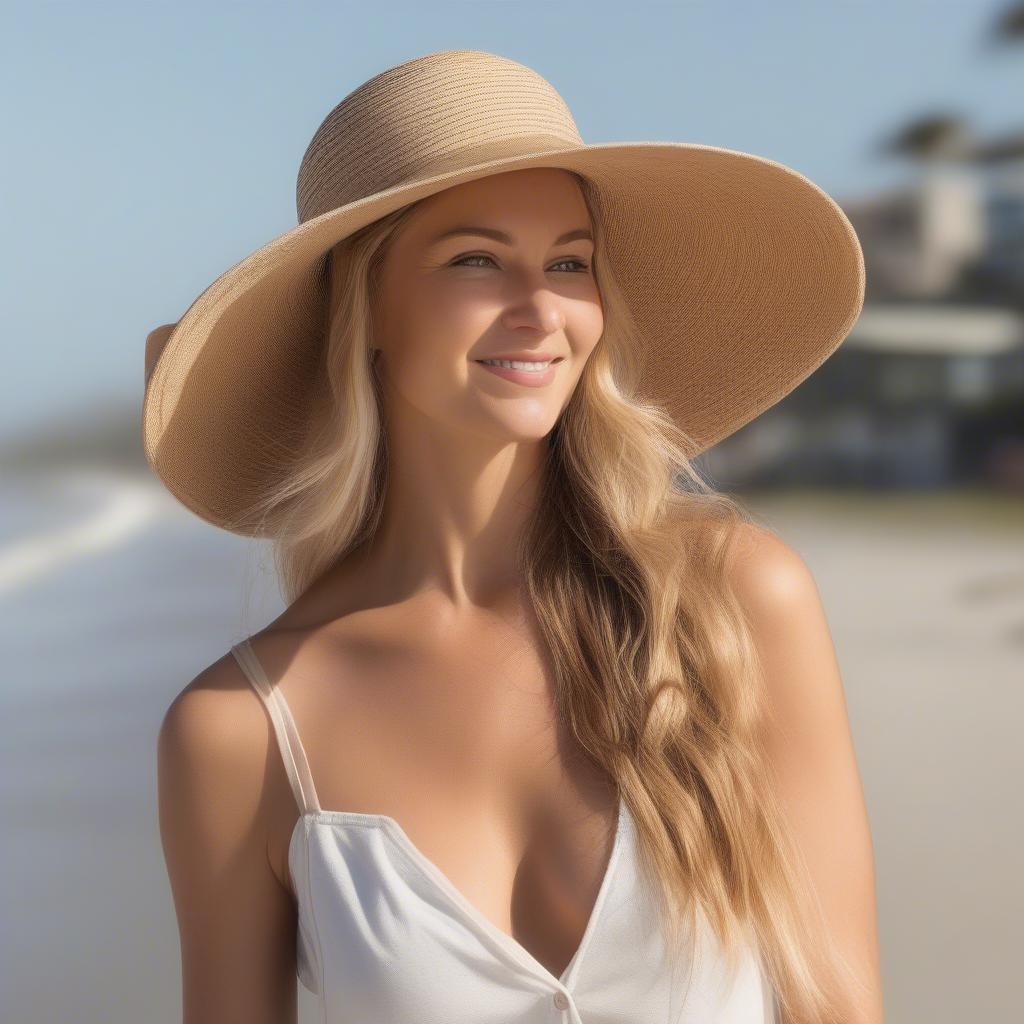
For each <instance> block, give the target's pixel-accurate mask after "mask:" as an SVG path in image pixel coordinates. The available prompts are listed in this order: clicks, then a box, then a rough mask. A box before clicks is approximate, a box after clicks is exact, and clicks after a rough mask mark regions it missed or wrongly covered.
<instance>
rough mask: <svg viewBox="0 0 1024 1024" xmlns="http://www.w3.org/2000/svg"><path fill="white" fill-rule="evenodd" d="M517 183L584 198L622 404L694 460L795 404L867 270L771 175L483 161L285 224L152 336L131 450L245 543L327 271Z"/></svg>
mask: <svg viewBox="0 0 1024 1024" xmlns="http://www.w3.org/2000/svg"><path fill="white" fill-rule="evenodd" d="M527 167H556V168H562V169H565V170H570V171H575V172H577V173H579V174H581V175H583V176H585V177H586V178H588V179H589V180H590V181H591V182H592V183H593V184H594V186H595V187H596V191H597V194H598V196H599V205H600V216H601V223H602V229H603V234H604V237H605V242H606V248H607V262H608V265H609V267H608V269H609V270H610V272H611V273H613V274H614V275H615V278H616V280H617V283H618V285H619V286H620V288H621V289H622V291H623V293H624V294H625V296H626V298H627V300H628V302H629V305H630V308H631V311H632V314H633V317H634V319H635V321H636V324H637V326H638V327H639V329H640V332H641V334H642V336H643V337H645V338H646V339H648V340H649V344H647V345H646V346H645V347H644V351H643V352H641V353H639V354H638V359H639V367H638V380H639V392H640V393H639V395H638V397H639V398H641V399H642V400H643V401H645V402H651V403H654V404H657V405H660V406H662V407H664V408H665V409H666V410H667V411H668V412H669V413H670V414H671V415H672V416H673V417H674V418H675V420H676V421H677V422H678V423H679V424H680V426H681V427H682V428H683V429H684V430H685V431H686V432H687V433H688V434H690V435H691V436H692V437H693V438H694V441H695V443H696V445H697V447H696V449H695V452H694V454H696V453H697V452H699V451H703V450H705V449H706V448H708V447H710V446H711V445H713V444H714V443H716V442H717V441H719V440H721V439H722V438H723V437H725V436H727V435H728V434H730V433H732V432H733V431H735V430H737V429H739V428H740V427H741V426H743V425H744V424H746V423H748V422H749V421H750V420H752V419H754V418H755V417H756V416H758V415H759V414H760V413H761V412H763V411H764V410H765V409H767V408H769V407H770V406H771V405H773V404H774V403H776V402H777V401H779V400H780V399H781V398H782V397H784V396H785V395H786V394H788V393H789V392H790V391H792V390H793V388H795V387H796V386H797V385H798V384H800V383H801V382H802V381H803V380H804V379H805V378H806V377H807V376H809V375H810V374H811V373H812V372H813V371H814V370H815V369H816V368H817V367H818V366H819V365H820V364H821V363H822V362H824V360H825V359H826V358H828V356H829V355H830V354H831V353H832V352H833V351H834V350H835V348H836V347H837V346H838V345H839V344H840V343H841V342H842V340H843V339H844V338H845V337H846V336H847V334H848V333H849V331H850V330H851V328H852V327H853V325H854V323H855V322H856V319H857V317H858V315H859V314H860V311H861V308H862V305H863V300H864V261H863V255H862V251H861V247H860V244H859V242H858V239H857V236H856V233H855V231H854V229H853V227H852V225H851V224H850V222H849V220H848V219H847V217H846V215H845V214H844V213H843V211H842V209H841V208H840V207H839V206H838V204H837V203H836V202H835V201H834V200H833V199H832V198H831V197H830V196H829V195H828V194H827V193H826V192H824V191H823V190H822V189H821V188H819V187H818V186H817V185H815V184H814V182H812V181H810V180H809V179H808V178H806V177H805V176H804V175H802V174H800V173H799V172H797V171H795V170H793V169H792V168H789V167H786V166H785V165H783V164H780V163H778V162H776V161H772V160H769V159H767V158H765V157H761V156H757V155H754V154H750V153H743V152H740V151H738V150H730V149H723V148H720V147H715V146H707V145H700V144H695V143H675V142H628V143H602V144H593V145H583V146H573V147H571V148H566V149H564V150H545V151H543V152H536V153H530V154H525V155H518V156H514V157H502V158H499V159H492V160H487V161H485V162H481V163H478V164H473V165H470V166H466V167H462V168H460V169H458V170H454V171H449V172H446V173H443V174H438V175H435V176H433V177H430V178H426V179H422V180H419V181H416V182H414V183H411V184H407V185H401V186H396V187H394V188H390V189H388V190H386V191H383V192H380V193H377V194H376V195H374V196H372V197H370V198H368V199H364V200H359V201H357V202H353V203H350V204H348V205H346V206H342V207H339V208H337V209H334V210H330V211H328V212H326V213H323V214H321V215H320V216H317V217H315V218H312V219H310V220H308V221H306V222H305V223H302V224H299V225H298V226H296V227H295V228H292V229H291V230H289V231H286V232H285V233H284V234H282V235H279V236H278V237H276V238H274V239H272V240H271V241H270V242H268V243H267V244H265V245H263V246H262V247H261V248H259V249H257V250H256V251H255V252H253V253H251V254H250V255H248V256H246V257H245V258H244V259H243V260H241V261H240V262H238V263H236V264H235V265H234V266H232V267H231V268H229V269H228V270H226V271H225V272H224V273H223V274H221V275H220V276H219V277H218V278H217V279H216V280H215V281H213V283H212V284H210V285H209V286H208V287H207V288H206V289H204V290H203V292H202V293H200V295H199V296H198V297H197V298H196V299H195V300H194V301H193V303H192V304H191V305H190V306H189V307H188V309H187V310H186V311H185V313H184V314H183V315H182V316H181V318H180V319H179V320H178V321H177V323H176V324H173V325H165V328H158V329H157V331H156V332H152V334H151V339H153V340H154V342H155V344H154V348H155V349H157V350H156V351H150V352H148V353H147V356H148V359H147V361H148V362H149V363H150V366H149V371H148V376H147V381H146V388H145V397H144V399H143V408H142V426H143V442H144V449H145V454H146V458H147V460H148V462H149V464H150V466H151V467H152V468H153V470H154V471H155V472H156V473H157V474H158V475H159V476H160V478H161V479H162V481H163V482H164V484H165V485H166V486H167V487H168V489H169V490H170V491H171V493H172V494H174V495H175V497H177V498H178V500H180V501H181V502H182V503H183V504H184V505H185V506H186V507H188V508H189V509H190V510H192V511H193V512H195V513H196V514H197V515H199V516H200V517H201V518H203V519H205V520H206V521H208V522H210V523H212V524H214V525H217V526H220V527H222V528H223V529H227V530H229V531H231V532H233V533H238V534H242V535H246V536H257V535H259V527H258V524H257V523H255V522H254V521H253V520H252V519H251V516H250V513H249V509H250V507H251V505H252V502H253V500H254V498H255V497H257V496H258V495H259V494H260V492H261V489H262V487H263V485H264V484H265V483H266V481H267V479H268V478H269V477H270V476H271V475H272V474H273V473H274V472H275V469H276V468H278V467H279V464H280V455H281V452H282V451H284V450H286V449H287V447H288V445H289V444H290V443H291V441H293V440H294V439H295V438H297V437H298V436H300V434H301V432H302V428H303V410H304V401H303V399H304V396H308V395H309V394H310V386H311V382H312V377H311V374H313V373H314V372H315V371H316V367H317V362H316V357H317V354H318V351H319V344H320V342H321V341H322V334H323V327H324V308H325V306H324V304H325V302H326V300H327V289H328V283H329V282H328V281H327V275H326V260H325V256H326V254H327V252H328V251H329V250H330V249H331V247H332V246H334V245H335V244H336V243H337V242H339V241H340V240H342V239H343V238H345V237H347V236H348V235H350V234H352V233H353V232H355V231H357V230H359V229H360V228H362V227H364V226H365V225H367V224H369V223H370V222H371V221H374V220H377V219H378V218H380V217H382V216H384V215H386V214H388V213H390V212H392V211H393V210H396V209H398V208H399V207H402V206H405V205H407V204H409V203H412V202H415V201H417V200H419V199H422V198H424V197H426V196H429V195H432V194H434V193H436V192H439V191H441V190H443V189H446V188H450V187H452V186H454V185H457V184H460V183H463V182H468V181H472V180H474V179H476V178H481V177H484V176H486V175H489V174H495V173H500V172H504V171H512V170H517V169H521V168H527ZM154 335H155V336H156V337H155V338H154ZM147 347H149V346H147Z"/></svg>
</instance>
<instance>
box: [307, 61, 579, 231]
mask: <svg viewBox="0 0 1024 1024" xmlns="http://www.w3.org/2000/svg"><path fill="white" fill-rule="evenodd" d="M575 145H579V146H582V145H583V139H582V138H581V137H580V133H579V131H578V130H577V128H576V122H575V121H574V120H573V116H572V113H571V112H570V110H569V108H568V106H567V105H566V103H565V101H564V100H563V99H562V97H561V96H560V95H559V94H558V92H557V90H556V89H555V88H554V87H553V86H552V85H551V83H550V82H548V81H547V79H545V78H544V77H543V76H541V75H539V74H538V73H537V72H536V71H534V70H533V69H532V68H529V67H527V66H526V65H525V64H520V63H519V62H518V61H514V60H510V59H509V58H507V57H502V56H499V55H498V54H493V53H487V52H485V51H482V50H441V51H439V52H437V53H430V54H427V55H425V56H422V57H416V58H413V59H412V60H409V61H405V62H404V63H402V64H397V65H395V66H394V67H391V68H388V69H386V70H385V71H382V72H381V73H380V74H377V75H374V77H373V78H370V79H369V80H367V81H366V82H364V83H363V84H362V85H360V86H359V87H358V88H357V89H355V90H353V91H352V92H350V93H349V94H348V95H347V96H346V97H345V98H344V99H343V100H341V102H340V103H338V105H337V106H336V107H334V109H333V110H332V111H331V112H330V113H329V114H328V115H327V117H325V118H324V120H323V122H322V123H321V125H320V127H319V128H318V129H317V130H316V132H315V133H314V134H313V138H312V139H311V141H310V143H309V145H308V147H307V148H306V152H305V154H304V155H303V158H302V164H301V166H300V167H299V175H298V182H297V184H296V210H297V212H298V218H299V223H305V222H306V221H308V220H310V219H311V218H313V217H318V216H320V215H321V214H323V213H327V212H328V211H330V210H333V209H335V208H337V207H339V206H345V205H347V204H349V203H353V202H356V201H358V200H360V199H364V198H366V197H368V196H372V195H374V194H376V193H378V192H383V191H385V190H387V189H390V188H395V187H399V186H401V185H404V184H406V183H408V182H410V181H414V180H416V179H418V178H421V177H427V176H432V175H435V174H443V173H445V172H447V171H454V170H458V169H459V168H460V167H464V166H468V165H469V164H473V163H480V162H483V161H486V160H490V159H498V158H502V157H506V156H516V155H518V154H527V153H533V152H538V151H546V150H548V149H551V150H556V149H565V148H566V147H567V146H570V147H571V146H575Z"/></svg>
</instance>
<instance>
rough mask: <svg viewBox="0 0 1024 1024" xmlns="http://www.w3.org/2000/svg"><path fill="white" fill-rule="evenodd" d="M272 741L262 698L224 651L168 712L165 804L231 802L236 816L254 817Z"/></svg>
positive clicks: (162, 765) (163, 733) (163, 741)
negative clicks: (168, 801)
mask: <svg viewBox="0 0 1024 1024" xmlns="http://www.w3.org/2000/svg"><path fill="white" fill-rule="evenodd" d="M269 741H270V730H269V727H268V724H267V721H266V715H265V713H264V711H263V709H262V707H261V705H260V701H259V698H258V697H257V695H256V693H255V692H254V691H253V689H252V686H251V684H250V683H249V681H248V679H247V678H246V677H245V674H244V673H243V672H242V669H241V666H240V665H239V664H238V662H237V661H236V660H235V658H234V656H233V655H232V654H231V653H230V651H225V652H224V654H223V655H222V656H221V657H219V658H218V659H217V660H216V661H214V662H213V663H211V664H209V665H207V666H206V667H204V668H203V669H202V670H201V671H200V672H199V673H198V674H197V675H196V676H195V677H194V678H193V679H192V680H190V681H189V682H188V683H187V684H186V685H185V686H184V687H183V688H182V689H181V690H180V691H179V692H178V693H177V694H176V695H175V697H174V699H173V700H172V701H171V703H170V705H169V706H168V708H167V709H166V711H165V712H164V715H163V719H162V721H161V723H160V729H159V733H158V740H157V756H158V769H159V784H160V789H161V800H163V799H165V798H167V799H168V800H171V801H175V802H177V801H180V800H182V799H196V798H205V799H207V800H209V801H210V802H211V805H212V806H223V805H224V804H225V802H227V803H229V804H230V806H231V807H232V808H233V809H234V810H235V812H236V813H244V810H245V809H248V812H249V813H252V814H255V813H256V811H257V809H258V806H259V802H260V795H261V790H262V788H263V785H262V783H263V775H264V772H263V766H264V764H265V762H266V754H267V751H266V745H267V743H268V742H269ZM199 790H202V791H203V792H197V791H199ZM186 791H189V792H187V793H186Z"/></svg>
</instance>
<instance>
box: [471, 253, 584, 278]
mask: <svg viewBox="0 0 1024 1024" xmlns="http://www.w3.org/2000/svg"><path fill="white" fill-rule="evenodd" d="M467 260H489V261H490V262H491V263H494V260H493V259H491V257H490V256H484V255H483V254H482V253H474V254H471V255H469V256H460V257H459V258H458V259H456V260H452V262H451V266H453V267H460V266H462V267H469V266H480V265H481V264H479V263H467V262H466V261H467ZM565 263H574V264H576V266H577V267H580V268H581V269H580V270H574V271H571V273H574V274H581V273H584V272H585V271H586V270H587V269H588V268H587V264H586V263H584V262H583V261H582V260H577V259H570V258H566V259H564V260H559V261H558V263H556V264H555V266H556V267H558V266H562V265H563V264H565Z"/></svg>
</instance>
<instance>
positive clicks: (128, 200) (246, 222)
mask: <svg viewBox="0 0 1024 1024" xmlns="http://www.w3.org/2000/svg"><path fill="white" fill-rule="evenodd" d="M1004 7H1005V3H1004V2H994V0H899V2H896V3H892V2H888V3H886V2H879V0H862V2H850V0H846V2H840V0H826V2H820V0H817V2H812V0H803V2H794V0H773V2H771V3H765V2H764V0H757V2H754V0H747V2H742V3H739V2H727V0H718V2H715V0H706V2H694V3H687V2H675V3H644V2H639V0H631V2H628V3H623V2H621V0H618V2H614V3H611V2H605V0H588V2H587V3H579V2H575V3H571V2H561V3H557V2H553V3H536V2H516V0H511V2H504V3H498V2H483V0H481V2H476V3H422V2H420V3H418V4H416V3H388V2H378V3H374V4H366V3H359V4H354V3H342V2H332V3H299V2H285V0H279V2H277V3H266V2H246V3H240V2H238V3H225V2H215V0H204V2H202V3H197V2H191V0H175V2H174V3H173V4H172V3H151V2H144V3H140V2H138V0H136V2H133V3H105V2H102V0H90V2H89V3H87V4H83V3H80V2H79V3H69V2H65V3H47V2H45V0H32V2H21V3H13V4H12V3H10V2H8V3H6V4H5V13H6V17H5V19H4V23H5V31H4V37H3V39H2V40H0V75H3V76H4V78H5V79H6V81H5V82H4V88H3V89H2V93H0V94H2V96H3V125H4V137H5V146H4V157H5V158H4V159H3V161H2V167H3V177H4V181H3V188H2V190H0V204H2V205H0V236H2V238H3V241H4V244H3V246H2V247H0V298H2V300H3V311H4V317H3V327H2V330H3V352H4V356H5V362H6V367H5V369H6V371H7V372H6V373H5V374H4V379H5V383H6V387H5V389H4V400H3V402H0V440H2V439H4V438H10V437H14V436H18V435H22V434H25V433H28V432H30V431H31V430H32V429H33V428H35V427H36V426H38V425H39V424H41V423H43V422H45V421H47V420H48V419H49V418H51V417H53V416H54V415H55V414H65V415H66V414H67V412H68V411H70V410H73V409H81V410H83V411H84V412H86V413H88V411H89V410H92V409H99V408H103V407H110V405H111V404H112V403H119V404H129V405H130V403H131V402H133V401H135V402H137V403H138V404H139V406H140V408H141V401H142V387H143V350H144V342H145V336H146V334H147V333H148V331H149V330H151V329H152V328H153V327H155V326H157V325H158V324H162V323H169V322H172V321H175V320H177V319H178V318H179V317H180V316H181V314H182V313H183V312H184V311H185V309H187V308H188V306H189V305H190V304H191V303H192V301H193V300H194V299H195V298H196V296H197V295H199V293H200V292H202V291H203V289H204V288H206V287H207V286H208V285H209V284H210V283H212V282H213V280H214V279H215V278H216V277H218V276H219V275H220V274H221V273H222V272H223V271H224V270H226V269H228V267H230V266H232V265H233V264H235V263H237V262H238V261H239V260H241V259H243V258H244V257H245V256H246V255H248V254H249V253H250V252H252V251H253V250H255V249H257V248H259V247H260V246H261V245H264V244H265V243H266V242H268V241H270V240H271V239H272V238H274V237H276V236H277V235H280V234H282V233H284V232H285V231H287V230H289V229H290V228H292V227H294V226H295V224H296V214H295V176H296V173H297V171H298V167H299V163H300V161H301V158H302V154H303V152H304V150H305V148H306V145H307V144H308V142H309V140H310V138H311V137H312V134H313V132H314V131H315V130H316V128H317V127H318V126H319V124H320V123H321V121H322V120H323V119H324V117H325V116H326V115H327V113H328V112H329V111H330V110H331V108H332V107H334V105H335V104H336V103H337V102H338V101H339V100H340V99H342V97H343V96H345V95H346V94H347V93H348V92H350V91H351V90H352V89H354V88H355V87H356V86H358V85H359V84H360V83H361V82H363V81H365V80H366V79H368V78H370V77H371V76H373V75H374V74H377V73H378V72H380V71H382V70H384V69H385V68H387V67H390V66H392V65H394V64H398V63H400V62H401V61H404V60H408V59H410V58H412V57H415V56H418V55H420V54H425V53H430V52H433V51H436V50H442V49H458V48H471V49H480V50H488V51H490V52H492V53H498V54H501V55H503V56H506V57H510V58H512V59H514V60H517V61H520V62H522V63H524V64H527V65H529V66H530V67H532V68H533V69H534V70H536V71H538V72H539V73H540V74H541V75H543V76H544V77H545V78H546V79H547V80H548V81H549V82H551V84H552V85H554V87H555V88H556V89H557V90H558V91H559V92H560V93H561V95H562V96H563V97H564V99H565V100H566V102H567V103H568V105H569V107H570V108H571V110H572V112H573V115H574V118H575V120H576V124H577V127H578V128H579V130H580V133H581V134H582V136H583V138H584V141H586V142H616V141H634V140H635V141H673V142H695V143H701V144H705V145H714V146H722V147H726V148H730V149H737V150H740V151H743V152H748V153H756V154H758V155H761V156H765V157H768V158H769V159H772V160H776V161H778V162H780V163H783V164H785V165H787V166H789V167H792V168H793V169H795V170H797V171H799V172H800V173H801V174H804V175H806V176H807V177H809V178H810V179H811V180H812V181H814V182H815V183H817V184H818V185H819V186H821V187H822V188H823V189H825V190H826V191H827V192H829V194H831V195H832V196H834V198H835V199H836V200H837V201H838V202H839V203H840V204H842V203H843V202H844V200H852V199H855V198H860V197H863V196H867V195H870V194H872V193H874V192H877V191H878V190H880V189H882V188H885V187H887V186H890V185H894V184H898V183H899V182H901V181H905V180H908V179H909V178H910V177H912V176H913V168H912V167H910V166H908V165H906V164H905V163H903V162H901V161H899V160H897V159H894V158H892V157H887V156H883V155H880V154H879V153H878V148H879V145H880V144H881V143H882V142H883V141H884V140H885V138H886V137H887V136H889V135H890V134H891V133H893V132H896V131H899V130H900V129H901V128H902V127H903V126H904V125H905V124H906V123H907V121H908V120H909V119H911V118H915V117H919V116H921V115H924V114H928V113H938V112H943V113H947V112H948V113H954V114H958V115H962V116H964V117H966V118H968V119H969V121H970V123H971V125H972V127H973V129H974V130H975V131H976V132H977V133H978V134H979V135H980V136H982V137H985V136H987V135H997V134H999V133H1001V132H1004V131H1010V130H1020V129H1021V128H1022V127H1024V126H1022V124H1021V105H1020V97H1021V96H1024V47H1022V46H1018V47H1017V48H1016V49H1014V50H1010V49H1004V50H1002V51H996V50H993V49H991V48H989V47H986V45H985V36H986V33H987V31H988V30H989V27H990V26H991V24H992V22H993V20H994V18H995V17H996V15H997V13H998V12H1000V11H1002V10H1003V9H1004ZM140 445H141V437H140Z"/></svg>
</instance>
